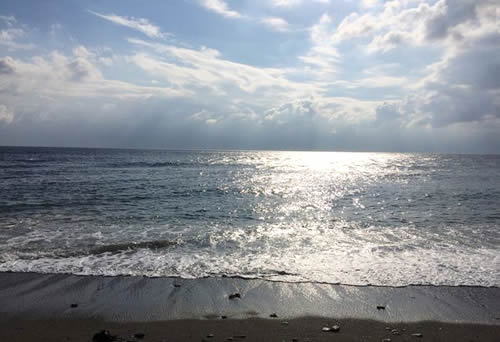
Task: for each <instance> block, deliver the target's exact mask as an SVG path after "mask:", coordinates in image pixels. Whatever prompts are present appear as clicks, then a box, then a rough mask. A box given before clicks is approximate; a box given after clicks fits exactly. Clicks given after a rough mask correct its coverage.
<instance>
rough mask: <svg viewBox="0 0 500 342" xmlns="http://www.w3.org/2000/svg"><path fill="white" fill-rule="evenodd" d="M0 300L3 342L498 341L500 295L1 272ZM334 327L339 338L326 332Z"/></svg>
mask: <svg viewBox="0 0 500 342" xmlns="http://www.w3.org/2000/svg"><path fill="white" fill-rule="evenodd" d="M0 302H1V303H2V305H1V307H0V314H1V316H0V317H1V318H0V321H1V328H0V340H2V341H91V340H92V338H93V337H94V335H95V334H96V333H99V332H100V331H102V330H107V331H109V332H110V334H111V337H116V340H123V341H127V340H130V341H139V340H144V341H203V340H207V341H231V340H233V341H237V340H245V341H293V340H294V339H295V340H297V341H331V340H338V341H382V340H384V339H388V338H389V339H391V341H412V340H425V341H497V340H498V338H499V336H500V289H499V288H494V287H492V288H485V287H445V286H407V287H400V288H397V287H396V288H395V287H377V286H348V285H332V284H318V283H282V282H269V281H264V280H246V279H240V278H204V279H193V280H190V279H180V278H146V277H100V276H75V275H56V274H36V273H1V274H0ZM334 325H337V326H338V327H339V331H337V332H334V331H323V330H326V329H323V328H332V327H333V326H334ZM136 334H138V335H136ZM141 334H144V337H142V335H141ZM134 335H136V336H134ZM101 337H102V336H101ZM111 337H110V338H111ZM141 337H142V338H141ZM96 338H97V337H96ZM111 340H112V339H111Z"/></svg>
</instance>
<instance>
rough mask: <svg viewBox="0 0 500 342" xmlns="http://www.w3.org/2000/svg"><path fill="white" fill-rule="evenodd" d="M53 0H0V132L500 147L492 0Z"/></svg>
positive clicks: (320, 146) (155, 144)
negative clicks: (141, 2)
mask: <svg viewBox="0 0 500 342" xmlns="http://www.w3.org/2000/svg"><path fill="white" fill-rule="evenodd" d="M56 5H57V11H55V10H54V9H53V8H48V7H49V5H44V4H40V3H38V2H35V1H28V0H21V1H19V2H16V3H15V4H2V5H0V145H42V146H83V147H131V148H176V149H177V148H188V149H190V148H224V149H284V150H347V151H427V152H466V153H469V152H473V153H498V152H499V151H500V134H499V133H500V60H499V58H498V56H500V24H499V20H498V18H499V16H500V7H499V6H498V4H497V3H496V2H495V1H494V0H460V1H450V0H437V1H435V0H429V1H415V0H392V1H382V0H378V1H359V2H353V1H347V0H345V1H335V2H334V1H327V0H321V1H320V0H317V1H289V0H287V1H284V0H273V1H250V0H244V1H223V0H213V1H212V0H189V1H188V0H186V1H179V2H176V3H175V4H173V3H169V4H164V3H163V2H160V1H157V2H155V1H153V2H151V4H150V5H149V6H148V7H147V8H144V6H143V7H138V6H137V5H136V4H135V2H133V1H123V2H120V3H118V2H114V1H111V2H108V3H106V4H105V5H103V4H99V3H97V2H89V3H87V4H85V5H83V4H80V3H79V2H76V1H75V2H64V1H60V2H58V1H55V2H54V4H53V5H51V6H56ZM85 6H86V7H85ZM27 9H32V10H27ZM33 9H35V11H33ZM36 9H37V10H36ZM33 12H37V13H39V14H40V16H37V17H35V16H34V14H33ZM49 13H55V14H50V15H49ZM63 14H65V15H63ZM40 17H41V18H43V19H40Z"/></svg>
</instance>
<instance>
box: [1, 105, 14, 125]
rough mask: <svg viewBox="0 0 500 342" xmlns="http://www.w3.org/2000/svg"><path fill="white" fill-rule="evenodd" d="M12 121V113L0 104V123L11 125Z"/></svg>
mask: <svg viewBox="0 0 500 342" xmlns="http://www.w3.org/2000/svg"><path fill="white" fill-rule="evenodd" d="M12 120H14V113H12V111H11V110H9V108H7V106H5V105H3V104H0V122H2V121H4V122H6V123H11V122H12Z"/></svg>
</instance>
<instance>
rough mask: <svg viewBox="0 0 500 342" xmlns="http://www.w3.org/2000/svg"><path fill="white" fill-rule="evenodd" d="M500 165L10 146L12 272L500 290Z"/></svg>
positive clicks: (490, 158) (1, 195) (4, 152)
mask: <svg viewBox="0 0 500 342" xmlns="http://www.w3.org/2000/svg"><path fill="white" fill-rule="evenodd" d="M499 247H500V156H499V155H446V154H413V153H347V152H271V151H166V150H119V149H80V148H32V147H0V271H4V272H5V271H16V272H39V273H71V274H85V275H109V276H111V275H143V276H150V277H157V276H173V277H183V278H202V277H223V276H228V277H242V278H260V279H266V280H273V281H286V282H324V283H341V284H353V285H368V284H372V285H383V286H404V285H410V284H433V285H479V286H500V248H499Z"/></svg>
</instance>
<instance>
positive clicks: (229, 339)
mask: <svg viewBox="0 0 500 342" xmlns="http://www.w3.org/2000/svg"><path fill="white" fill-rule="evenodd" d="M233 340H234V339H233V338H232V337H228V338H226V341H233Z"/></svg>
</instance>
